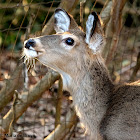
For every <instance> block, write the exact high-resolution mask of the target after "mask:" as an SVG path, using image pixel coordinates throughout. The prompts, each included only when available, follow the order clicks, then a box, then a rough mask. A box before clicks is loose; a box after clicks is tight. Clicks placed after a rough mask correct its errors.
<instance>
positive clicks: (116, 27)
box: [106, 0, 127, 65]
mask: <svg viewBox="0 0 140 140" xmlns="http://www.w3.org/2000/svg"><path fill="white" fill-rule="evenodd" d="M126 1H127V0H118V1H115V0H113V8H112V17H111V19H110V20H111V22H110V23H111V24H112V25H111V29H112V32H113V38H112V42H111V50H110V51H109V53H108V56H107V60H106V64H107V65H108V64H109V63H110V61H111V60H112V58H113V55H114V52H115V51H116V48H117V45H118V41H119V34H120V30H121V24H122V23H121V20H122V10H123V7H124V5H125V3H126Z"/></svg>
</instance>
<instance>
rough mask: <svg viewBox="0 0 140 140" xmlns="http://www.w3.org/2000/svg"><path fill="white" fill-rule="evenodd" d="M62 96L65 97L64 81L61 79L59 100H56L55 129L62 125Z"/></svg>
mask: <svg viewBox="0 0 140 140" xmlns="http://www.w3.org/2000/svg"><path fill="white" fill-rule="evenodd" d="M62 96H63V81H62V78H60V79H59V87H58V94H57V99H56V114H55V127H57V125H58V124H60V117H61V105H62Z"/></svg>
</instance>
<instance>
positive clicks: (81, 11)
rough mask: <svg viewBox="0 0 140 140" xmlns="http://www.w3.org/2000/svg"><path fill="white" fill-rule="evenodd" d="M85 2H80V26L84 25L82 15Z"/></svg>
mask: <svg viewBox="0 0 140 140" xmlns="http://www.w3.org/2000/svg"><path fill="white" fill-rule="evenodd" d="M85 2H86V0H84V1H82V2H80V24H81V27H82V28H83V27H84V25H83V15H84V6H85Z"/></svg>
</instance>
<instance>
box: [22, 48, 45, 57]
mask: <svg viewBox="0 0 140 140" xmlns="http://www.w3.org/2000/svg"><path fill="white" fill-rule="evenodd" d="M43 52H44V51H43V50H35V49H34V48H33V47H30V48H28V49H27V48H24V54H25V55H26V56H27V57H28V58H37V57H38V56H40V55H42V54H43Z"/></svg>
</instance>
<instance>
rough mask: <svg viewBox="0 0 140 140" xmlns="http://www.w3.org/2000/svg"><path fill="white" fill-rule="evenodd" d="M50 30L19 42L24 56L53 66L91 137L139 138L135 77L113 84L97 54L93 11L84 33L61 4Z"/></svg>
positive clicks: (98, 30) (139, 91) (99, 35)
mask: <svg viewBox="0 0 140 140" xmlns="http://www.w3.org/2000/svg"><path fill="white" fill-rule="evenodd" d="M54 19H55V23H54V28H55V30H56V32H57V33H56V34H54V35H48V36H40V37H36V38H31V39H29V40H27V41H25V43H24V45H25V48H24V54H25V55H26V58H29V59H34V58H37V59H38V60H39V61H40V62H41V63H42V64H44V65H46V66H48V67H50V68H53V69H55V70H56V71H58V72H59V73H60V74H61V75H62V78H63V85H64V88H65V89H66V90H68V91H69V92H70V93H71V95H72V98H73V103H74V106H75V110H76V112H77V115H78V116H79V118H80V121H81V123H83V125H84V127H85V128H86V130H87V132H88V133H89V134H90V136H91V139H92V140H101V139H104V140H140V81H137V82H135V83H130V84H124V85H121V86H115V85H114V84H113V83H112V81H111V79H110V76H109V74H108V70H107V68H106V66H105V64H104V60H103V59H102V57H101V54H100V52H101V49H102V47H103V46H104V42H105V40H104V36H103V31H102V27H101V22H100V19H99V17H98V15H97V14H96V13H95V12H93V13H91V14H90V15H89V17H88V20H87V22H86V33H84V32H83V31H82V30H81V29H80V28H79V27H78V25H77V24H76V22H75V21H74V19H73V18H72V16H71V15H69V14H68V13H67V12H66V11H64V10H63V9H60V8H58V9H56V11H55V14H54Z"/></svg>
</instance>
